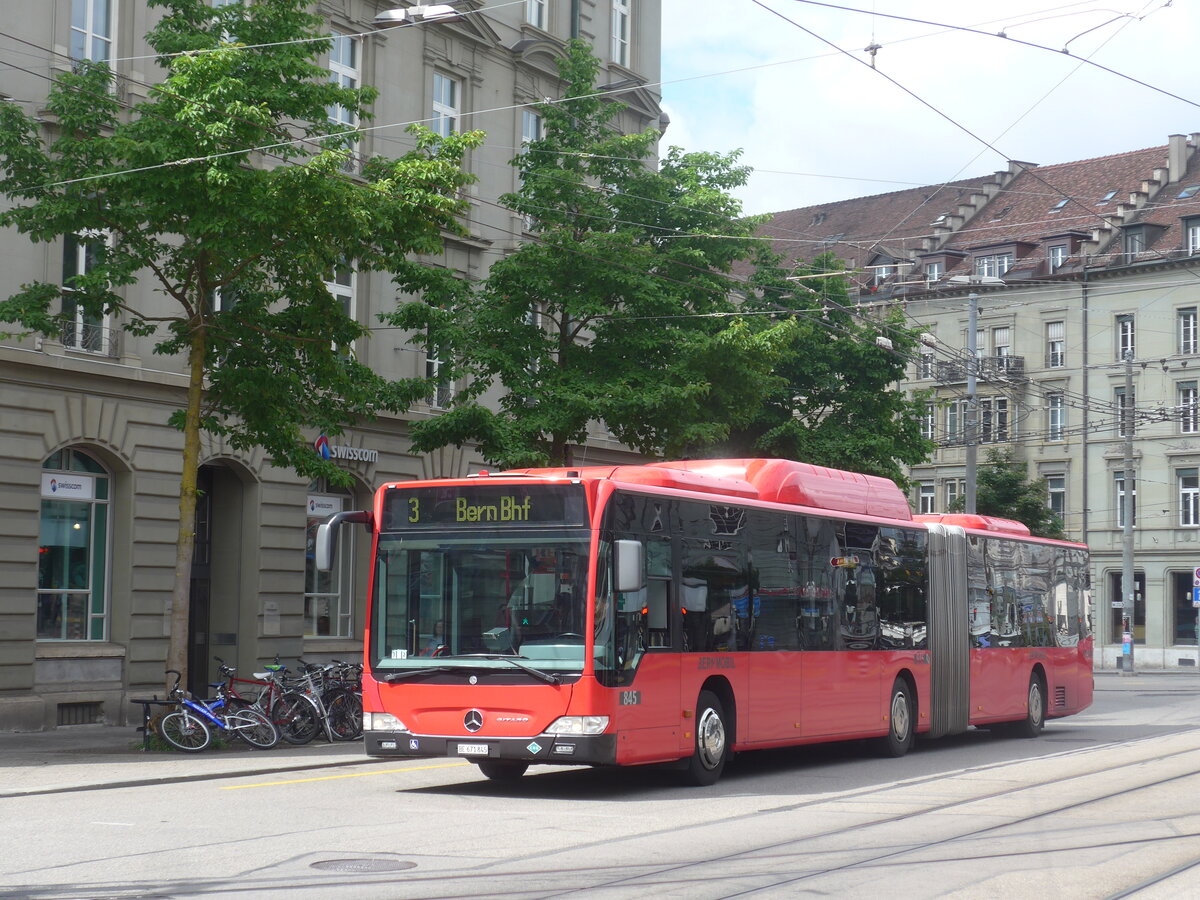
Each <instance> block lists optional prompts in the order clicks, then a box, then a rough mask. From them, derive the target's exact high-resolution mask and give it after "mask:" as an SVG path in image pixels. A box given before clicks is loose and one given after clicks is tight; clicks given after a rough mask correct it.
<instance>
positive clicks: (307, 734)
mask: <svg viewBox="0 0 1200 900" xmlns="http://www.w3.org/2000/svg"><path fill="white" fill-rule="evenodd" d="M271 721H272V722H274V723H275V727H276V728H278V729H279V734H280V736H281V737H282V738H283V739H284V740H285V741H287V742H288V743H289V744H307V743H308V742H309V741H311V740H312V739H313V738H314V737H316V736H317V729H319V728H320V727H321V723H320V722H319V721H318V720H317V711H316V710H315V709H314V708H313V705H312V703H310V702H309V701H308V699H307V698H305V696H304V695H303V694H298V693H294V692H288V693H286V694H284V695H283V696H282V697H280V698H279V699H278V700H276V701H275V705H274V706H272V707H271Z"/></svg>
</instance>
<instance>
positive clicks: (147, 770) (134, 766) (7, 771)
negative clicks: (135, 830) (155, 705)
mask: <svg viewBox="0 0 1200 900" xmlns="http://www.w3.org/2000/svg"><path fill="white" fill-rule="evenodd" d="M369 762H372V760H371V759H370V758H368V757H367V755H366V753H365V752H364V751H363V743H362V741H361V740H357V741H347V742H344V743H342V742H339V743H335V744H328V743H326V742H325V741H324V740H322V739H320V738H317V739H315V740H313V741H312V743H309V744H304V745H302V746H299V747H297V746H295V745H293V744H288V743H285V742H283V741H280V743H279V744H278V746H276V747H274V748H272V749H271V750H252V749H250V748H248V747H246V746H245V745H244V744H241V743H240V742H235V743H234V744H233V745H232V746H230V747H229V748H227V749H208V750H205V751H204V752H202V753H180V752H179V751H177V750H143V749H142V735H141V732H140V731H139V730H138V729H137V728H134V727H130V726H120V727H115V726H106V725H75V726H70V727H62V728H56V729H54V730H53V731H39V732H32V733H22V734H11V733H10V734H0V798H4V797H14V796H24V795H29V794H44V793H57V792H60V791H74V790H89V789H93V788H98V787H116V786H124V785H127V786H135V785H142V784H158V783H162V782H168V781H192V780H199V779H204V778H229V777H234V776H238V775H259V774H269V773H273V772H294V771H297V770H304V769H316V768H324V767H327V766H355V765H363V764H365V763H369Z"/></svg>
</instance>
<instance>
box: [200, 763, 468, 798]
mask: <svg viewBox="0 0 1200 900" xmlns="http://www.w3.org/2000/svg"><path fill="white" fill-rule="evenodd" d="M467 765H470V763H465V762H453V763H439V764H437V765H433V766H408V767H407V768H404V769H383V770H381V771H378V772H350V773H349V774H346V775H322V776H320V777H318V778H293V779H292V780H290V781H259V782H256V783H255V784H228V785H225V786H224V787H222V788H221V790H223V791H240V790H242V789H243V788H255V787H275V786H277V785H281V784H305V783H307V782H310V781H336V780H337V779H339V778H363V777H365V776H367V775H395V774H396V773H397V772H420V771H422V770H424V769H451V768H456V767H461V766H467Z"/></svg>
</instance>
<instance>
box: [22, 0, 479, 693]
mask: <svg viewBox="0 0 1200 900" xmlns="http://www.w3.org/2000/svg"><path fill="white" fill-rule="evenodd" d="M150 6H153V7H162V8H163V9H164V17H163V18H162V20H161V21H160V22H159V24H158V25H157V26H156V27H155V28H154V30H153V31H152V32H150V33H149V34H148V35H147V40H148V41H149V43H150V45H151V46H152V47H153V48H154V49H155V51H156V52H157V53H158V54H159V57H158V63H159V65H160V66H161V67H162V68H163V69H164V70H165V73H164V79H163V81H162V82H161V83H160V84H158V85H157V86H155V87H154V88H152V89H151V91H150V98H149V99H148V100H147V101H145V102H143V103H141V104H139V105H138V106H136V107H135V108H133V109H132V110H131V111H129V112H126V111H124V110H122V108H121V105H120V103H119V102H118V100H117V95H116V93H115V92H114V90H113V76H112V73H111V72H110V71H109V69H108V67H107V66H106V65H103V64H93V63H89V62H86V61H80V62H79V63H78V65H77V67H76V70H75V71H74V72H72V73H69V74H64V75H62V76H61V77H60V78H59V79H58V80H57V82H56V84H55V85H54V87H53V88H52V90H51V92H50V96H49V99H48V102H47V104H46V107H47V110H48V114H49V115H48V118H50V120H51V121H52V122H54V123H56V124H55V125H54V127H53V130H52V131H51V132H50V135H51V137H50V139H49V140H48V142H47V143H48V146H47V145H46V144H44V143H43V140H42V137H41V134H40V132H39V125H38V123H36V122H35V121H33V120H32V119H31V118H29V117H28V116H26V115H24V114H23V113H21V112H20V111H19V110H18V109H17V107H16V106H15V104H10V103H0V179H2V180H0V191H2V192H3V194H4V195H5V196H6V197H8V198H9V199H10V200H11V201H12V202H13V204H14V205H13V206H12V207H11V208H10V209H8V210H7V211H5V212H4V213H3V214H2V215H0V224H3V225H5V226H9V227H15V228H16V229H18V230H19V231H20V232H22V233H23V234H25V235H27V236H28V237H29V238H30V239H32V240H33V241H43V242H45V241H54V240H57V239H60V238H62V237H64V236H71V235H74V236H77V238H78V239H80V240H84V241H85V242H88V243H90V245H91V249H90V253H91V256H92V259H93V261H94V265H92V266H91V267H90V268H89V271H87V272H86V273H79V274H78V275H77V276H76V277H74V278H72V279H70V283H69V284H68V285H59V284H47V283H35V284H28V285H25V286H23V287H22V289H21V290H20V291H19V292H18V293H17V294H15V295H14V296H12V297H10V298H9V299H7V300H5V301H3V302H0V321H5V322H9V323H16V324H18V325H19V326H20V327H21V328H23V329H25V331H26V333H28V332H35V333H40V334H43V335H47V336H51V337H57V336H60V335H62V333H63V327H64V321H65V320H67V319H72V320H73V314H74V312H75V311H76V310H80V309H81V310H82V313H83V315H84V317H85V319H86V320H87V321H92V322H99V321H103V318H104V317H106V316H110V317H112V320H113V321H115V322H118V323H119V324H120V325H121V327H123V328H125V329H127V330H128V331H130V332H132V333H134V334H137V335H143V336H152V337H153V339H154V340H155V341H156V343H155V346H154V349H155V352H156V353H159V354H166V355H172V356H182V357H183V358H185V359H186V364H185V372H186V378H187V400H186V404H185V406H184V408H183V409H181V410H179V411H178V412H177V413H176V414H175V415H174V416H173V418H172V421H173V423H174V424H175V425H176V426H177V427H178V428H179V429H181V431H182V433H183V459H182V480H181V485H180V493H179V534H178V543H177V549H176V568H175V587H174V594H173V605H172V615H171V636H170V643H169V648H168V657H167V663H168V667H170V668H174V669H178V670H180V671H184V670H185V668H186V662H187V654H186V636H187V628H188V599H189V598H188V586H189V574H190V569H191V559H192V546H193V527H194V525H193V522H194V514H195V502H196V473H197V468H198V465H199V460H200V436H201V432H203V431H207V432H209V433H210V434H214V435H218V436H220V437H221V438H222V439H223V440H224V441H225V442H226V444H227V445H228V446H231V447H233V448H236V449H240V450H247V449H250V448H254V447H262V448H264V449H265V450H266V451H267V452H268V455H269V456H270V458H271V459H272V461H273V462H274V463H275V464H277V465H281V466H290V467H293V468H294V469H296V470H297V471H298V472H300V473H301V474H303V475H306V476H309V477H313V476H318V475H323V476H326V477H328V478H330V479H331V480H333V481H335V482H342V481H343V480H344V478H345V475H344V473H342V472H340V470H338V469H337V468H336V467H334V466H333V465H331V464H330V463H328V462H325V461H323V460H321V459H320V458H319V457H317V456H316V455H315V454H314V453H312V451H311V448H310V447H309V445H308V441H307V439H306V438H305V435H304V432H305V430H306V429H307V430H309V431H313V430H317V429H321V430H324V431H326V432H328V433H330V434H337V433H339V431H340V430H341V429H342V428H344V427H345V426H346V425H348V424H349V423H351V422H354V421H356V420H358V419H360V418H362V417H367V416H370V415H372V414H373V413H375V412H376V411H379V410H390V411H398V410H401V409H403V408H405V407H406V406H407V405H408V403H409V402H411V400H412V399H414V396H413V394H412V392H411V391H412V389H411V386H404V385H392V384H389V383H387V382H386V381H385V380H384V379H383V378H381V377H380V376H378V375H376V374H374V373H372V372H371V371H370V370H369V369H367V368H366V367H365V366H363V365H361V364H360V363H359V362H358V361H357V360H356V359H355V356H354V354H353V352H352V351H351V350H350V348H351V346H352V345H353V343H354V342H356V341H361V340H365V339H366V338H367V336H368V335H367V331H366V329H365V328H363V327H362V326H361V325H360V324H358V323H357V322H356V321H354V320H353V319H351V318H350V317H349V316H348V315H347V314H346V313H345V311H343V309H342V308H341V306H340V304H339V303H338V301H337V300H336V299H335V298H334V297H333V296H332V295H331V294H330V293H329V291H328V290H327V289H326V287H325V282H326V281H329V280H330V278H331V274H332V272H333V271H334V269H335V267H336V266H339V265H352V266H354V267H355V268H357V269H359V270H378V271H387V272H390V273H392V275H393V278H394V280H395V282H396V284H397V285H398V286H399V287H400V288H401V289H403V290H405V291H413V292H416V291H422V290H428V291H431V292H434V293H440V292H441V291H442V290H443V289H445V282H446V278H445V276H443V275H440V274H439V273H437V272H435V271H433V270H431V269H428V268H425V267H423V266H420V265H417V264H415V263H414V262H412V261H411V260H410V258H409V254H411V253H413V252H430V253H432V252H437V251H439V250H440V248H441V234H442V230H443V229H449V230H456V229H457V228H458V226H457V225H456V220H455V215H456V214H457V213H458V212H460V211H461V208H462V205H461V202H460V200H459V189H460V188H461V187H462V186H463V185H464V184H465V183H466V182H467V180H468V178H467V176H465V175H464V174H463V172H462V170H461V165H460V163H461V156H462V153H463V150H464V148H465V147H468V146H472V145H474V144H475V143H477V142H478V140H479V136H478V135H467V136H460V137H452V138H450V139H447V140H445V141H439V140H438V139H436V138H435V137H433V136H432V135H430V134H429V133H428V132H418V133H417V134H416V138H415V142H416V150H415V151H413V152H411V153H408V154H407V155H405V156H403V157H401V158H399V159H374V160H371V161H369V162H367V163H366V164H365V166H364V167H363V170H362V173H361V177H351V176H349V175H348V174H347V167H348V166H349V165H350V164H351V161H352V151H353V148H354V140H355V137H356V136H355V135H354V134H353V133H339V129H338V128H337V127H336V126H334V125H333V124H331V122H330V112H329V111H330V110H331V109H333V108H336V107H340V108H341V109H342V110H344V111H347V112H348V113H350V114H351V115H354V116H360V117H362V116H365V115H366V113H365V111H364V109H363V106H364V105H365V104H368V103H370V102H371V101H372V100H373V98H374V97H375V91H374V90H373V89H371V88H359V89H351V88H344V87H341V86H339V85H336V84H334V83H331V82H330V80H329V73H328V72H327V71H326V70H324V69H323V68H322V67H321V66H319V65H317V59H318V57H319V55H320V54H321V53H323V52H325V51H326V50H328V49H329V41H328V40H327V39H320V38H319V35H320V34H321V32H320V30H318V29H319V28H320V26H321V24H322V20H321V19H320V17H318V16H316V15H313V14H311V13H310V12H309V11H308V7H309V6H310V3H309V2H308V0H256V2H254V3H244V4H233V5H229V6H225V7H222V8H220V9H214V8H213V7H212V6H210V5H209V4H208V3H207V2H205V0H150ZM245 45H256V46H255V48H254V49H243V47H244V46H245ZM147 282H148V283H149V284H150V285H152V286H153V288H154V290H153V291H126V288H128V287H130V286H132V285H135V284H139V283H141V284H145V283H147ZM129 297H138V298H142V299H144V304H143V305H139V304H140V303H142V300H138V301H134V300H131V299H129Z"/></svg>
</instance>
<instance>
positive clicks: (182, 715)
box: [158, 669, 279, 753]
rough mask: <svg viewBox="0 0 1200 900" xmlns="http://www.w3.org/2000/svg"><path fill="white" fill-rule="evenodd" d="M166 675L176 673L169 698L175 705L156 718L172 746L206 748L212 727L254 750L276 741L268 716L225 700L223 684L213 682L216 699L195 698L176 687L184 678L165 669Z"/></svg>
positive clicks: (190, 749) (192, 749) (191, 750)
mask: <svg viewBox="0 0 1200 900" xmlns="http://www.w3.org/2000/svg"><path fill="white" fill-rule="evenodd" d="M167 674H168V675H174V676H175V685H174V686H173V687H172V688H171V692H170V699H171V700H173V701H174V702H175V703H176V704H177V705H178V708H177V709H175V710H174V711H173V712H169V713H167V714H166V715H165V716H163V717H162V718H161V719H160V720H159V724H158V733H159V734H160V735H161V736H162V739H163V740H164V741H166V742H167V743H168V744H170V745H171V746H172V747H174V748H175V749H177V750H182V751H183V752H185V753H199V752H200V751H202V750H205V749H207V748H208V747H209V746H210V745H211V744H212V741H213V729H214V728H215V729H219V730H220V731H227V732H230V733H231V734H233V735H234V736H235V737H237V738H240V739H241V740H243V741H245V742H246V743H247V744H249V745H250V746H251V747H253V748H255V749H256V750H270V749H271V748H272V747H274V746H275V745H276V744H278V743H279V730H278V729H277V728H276V727H275V725H274V723H272V722H271V720H270V719H269V718H267V717H266V716H265V715H263V714H262V713H261V712H259V711H258V710H257V709H253V708H251V707H247V706H233V705H230V704H229V703H228V701H227V697H226V694H225V685H224V684H214V685H212V687H214V688H216V691H217V696H216V697H215V698H213V699H211V700H196V699H194V698H192V697H190V696H189V695H188V692H187V691H185V690H183V688H181V687H180V686H179V682H180V679H181V678H182V677H183V676H182V675H181V674H180V673H179V672H177V671H176V670H174V669H168V670H167Z"/></svg>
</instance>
